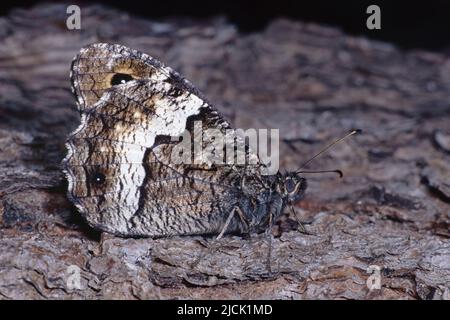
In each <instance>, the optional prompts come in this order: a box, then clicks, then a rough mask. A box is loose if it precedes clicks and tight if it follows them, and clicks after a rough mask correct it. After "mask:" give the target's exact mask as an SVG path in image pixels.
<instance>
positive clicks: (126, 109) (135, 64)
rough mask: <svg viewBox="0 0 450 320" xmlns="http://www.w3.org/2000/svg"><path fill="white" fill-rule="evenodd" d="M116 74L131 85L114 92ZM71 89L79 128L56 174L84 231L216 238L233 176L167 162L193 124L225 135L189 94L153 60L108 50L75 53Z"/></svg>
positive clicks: (234, 196)
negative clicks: (86, 224) (213, 235)
mask: <svg viewBox="0 0 450 320" xmlns="http://www.w3.org/2000/svg"><path fill="white" fill-rule="evenodd" d="M119 73H120V75H130V76H131V77H132V79H127V78H126V77H125V78H124V77H122V78H124V79H126V80H127V81H123V83H122V82H119V83H115V81H114V77H115V76H116V75H117V74H119ZM72 82H73V87H74V88H73V89H74V92H75V94H76V96H77V99H78V104H79V108H80V111H81V112H82V119H81V125H80V126H79V128H78V129H77V130H75V132H74V133H73V134H72V135H71V137H70V138H69V140H68V143H67V147H68V155H67V157H66V159H65V160H64V168H65V172H66V175H67V177H68V181H69V188H68V189H69V197H70V198H71V200H72V201H73V202H74V203H75V205H76V206H77V208H78V209H79V210H80V212H81V213H82V214H83V216H84V217H85V218H86V219H87V221H88V222H89V223H90V224H91V225H93V226H94V227H97V228H99V229H102V230H105V231H108V232H111V233H114V234H118V235H124V236H167V235H177V234H178V235H180V234H207V233H218V232H220V230H221V228H222V226H223V224H224V221H225V219H226V217H227V215H228V213H229V212H230V210H232V209H233V206H234V204H235V203H236V202H237V201H238V198H239V197H240V196H241V194H240V192H241V191H240V189H239V182H240V173H239V170H236V167H235V166H221V167H216V166H210V165H206V164H174V163H173V162H172V161H171V155H172V153H173V149H174V147H175V146H176V145H177V142H176V141H175V142H174V141H172V140H173V139H171V137H179V136H180V135H181V134H182V133H183V132H184V131H185V129H187V130H188V131H189V132H191V133H193V124H194V121H196V120H201V121H202V126H203V127H204V128H205V129H206V128H217V129H220V130H225V129H229V128H230V125H229V124H228V123H227V122H226V121H225V120H223V119H222V117H221V116H220V115H219V114H218V113H217V112H216V111H215V110H214V109H213V108H212V107H211V106H210V105H209V104H208V103H206V102H205V101H204V99H203V98H201V96H200V94H198V92H197V91H196V90H195V89H194V88H193V86H192V85H191V84H190V83H189V82H188V81H186V80H184V79H183V78H181V76H179V75H178V74H177V73H175V72H174V71H173V70H171V69H170V68H167V67H165V66H163V65H162V64H161V63H160V62H158V61H156V60H155V59H153V58H150V57H149V56H147V55H144V54H141V53H139V52H136V51H133V50H131V49H128V48H125V47H121V46H118V45H109V44H95V45H91V46H89V47H87V48H85V49H83V50H81V52H80V55H79V56H77V57H76V59H75V60H74V63H73V69H72ZM205 143H206V142H205ZM234 225H235V226H237V224H231V227H230V228H231V229H230V231H233V230H232V229H233V226H234ZM236 228H237V227H236Z"/></svg>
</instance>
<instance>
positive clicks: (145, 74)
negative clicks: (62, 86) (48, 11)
mask: <svg viewBox="0 0 450 320" xmlns="http://www.w3.org/2000/svg"><path fill="white" fill-rule="evenodd" d="M70 79H71V82H72V90H73V92H74V94H75V96H76V97H77V103H78V108H79V109H80V111H84V110H86V109H89V108H91V107H92V106H93V105H94V104H95V103H96V102H97V101H98V100H100V98H101V97H102V95H103V94H104V93H105V92H106V91H107V90H108V89H110V88H111V87H112V86H114V85H115V84H120V82H121V81H122V80H139V79H141V80H142V79H143V80H147V79H151V80H153V81H155V82H157V81H169V80H170V81H174V82H177V85H176V86H174V87H178V88H182V89H184V90H188V91H190V92H192V93H194V94H195V95H197V96H198V97H200V98H202V99H204V98H203V97H202V95H201V94H200V92H198V90H197V89H196V88H195V87H194V86H193V85H192V84H191V83H190V82H189V81H187V80H186V79H184V78H183V77H181V76H180V75H179V74H178V73H177V72H176V71H174V70H172V69H171V68H169V67H166V66H165V65H163V64H162V63H161V62H159V61H158V60H156V59H154V58H152V57H151V56H149V55H147V54H145V53H142V52H139V51H137V50H133V49H130V48H127V47H124V46H121V45H118V44H109V43H96V44H93V45H90V46H87V47H85V48H83V49H81V50H80V52H79V54H78V55H77V56H76V57H75V59H74V60H73V62H72V68H71V73H70Z"/></svg>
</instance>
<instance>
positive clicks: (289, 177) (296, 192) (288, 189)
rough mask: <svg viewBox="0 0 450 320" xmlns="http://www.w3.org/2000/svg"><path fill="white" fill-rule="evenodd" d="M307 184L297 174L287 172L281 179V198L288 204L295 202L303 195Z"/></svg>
mask: <svg viewBox="0 0 450 320" xmlns="http://www.w3.org/2000/svg"><path fill="white" fill-rule="evenodd" d="M306 187H307V183H306V179H305V178H303V177H301V176H300V175H299V174H298V173H295V172H288V173H286V174H284V175H283V176H282V178H281V185H280V189H281V192H282V194H283V197H284V198H285V199H287V201H288V202H296V201H299V200H301V199H302V198H303V196H304V195H305V191H306Z"/></svg>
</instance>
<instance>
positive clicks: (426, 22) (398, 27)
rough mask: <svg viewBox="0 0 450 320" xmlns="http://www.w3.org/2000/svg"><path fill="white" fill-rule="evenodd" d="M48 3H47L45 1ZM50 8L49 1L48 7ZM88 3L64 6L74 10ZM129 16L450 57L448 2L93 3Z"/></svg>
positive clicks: (0, 10)
mask: <svg viewBox="0 0 450 320" xmlns="http://www.w3.org/2000/svg"><path fill="white" fill-rule="evenodd" d="M38 2H40V1H33V0H25V1H23V0H22V1H21V0H19V1H9V2H8V3H6V1H2V3H1V4H0V14H2V15H4V14H6V13H8V12H9V10H11V9H13V8H15V7H24V8H26V7H29V6H32V5H34V4H36V3H38ZM47 2H48V1H47ZM50 2H51V1H50ZM88 2H89V1H75V0H73V1H70V2H68V3H71V4H78V5H80V6H82V5H83V3H84V4H86V3H88ZM97 2H101V3H105V4H109V5H110V6H113V7H116V8H120V9H121V10H126V11H129V12H131V13H134V14H137V15H140V16H145V17H150V18H163V17H167V16H174V15H182V16H188V17H196V18H206V17H210V16H217V15H226V16H227V17H228V19H229V20H230V21H232V22H233V23H235V24H236V25H237V26H238V28H239V29H240V31H242V32H253V31H258V30H261V29H262V28H264V27H265V26H266V25H267V23H268V22H269V21H271V20H272V19H274V18H276V17H288V18H291V19H297V20H303V21H311V22H317V23H321V24H326V25H331V26H338V27H340V28H341V29H342V30H344V31H345V32H347V33H350V34H354V35H365V36H367V37H369V38H372V39H379V40H384V41H388V42H392V43H395V44H397V45H398V46H400V47H402V48H405V49H410V48H422V49H428V50H433V51H445V52H450V1H448V0H428V1H420V2H413V1H403V0H390V1H387V0H386V1H375V0H374V1H367V0H341V1H333V0H328V1H325V0H307V1H305V0H272V1H268V0H260V1H214V0H198V1H187V0H184V1H181V0H158V1H156V0H150V1H143V0H141V1H132V0H121V1H97ZM371 4H376V5H379V6H380V8H381V26H382V29H381V30H368V29H367V28H366V19H367V17H368V15H367V14H366V8H367V7H368V6H369V5H371Z"/></svg>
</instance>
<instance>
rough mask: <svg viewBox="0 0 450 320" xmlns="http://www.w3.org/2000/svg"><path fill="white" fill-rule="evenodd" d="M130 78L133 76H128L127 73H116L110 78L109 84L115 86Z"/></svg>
mask: <svg viewBox="0 0 450 320" xmlns="http://www.w3.org/2000/svg"><path fill="white" fill-rule="evenodd" d="M131 80H133V77H132V76H130V75H129V74H125V73H116V74H115V75H113V76H112V78H111V85H113V86H115V85H118V84H124V83H127V82H128V81H131Z"/></svg>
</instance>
